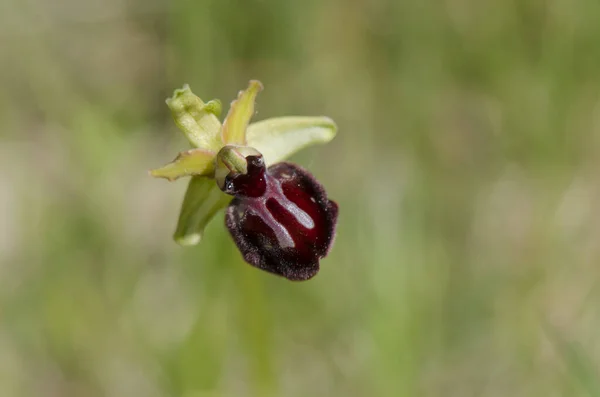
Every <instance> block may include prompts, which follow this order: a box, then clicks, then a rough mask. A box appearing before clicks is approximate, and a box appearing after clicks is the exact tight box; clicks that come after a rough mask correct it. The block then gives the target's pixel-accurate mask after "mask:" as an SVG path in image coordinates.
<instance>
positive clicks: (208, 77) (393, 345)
mask: <svg viewBox="0 0 600 397" xmlns="http://www.w3.org/2000/svg"><path fill="white" fill-rule="evenodd" d="M599 21H600V2H598V1H596V0H548V1H518V0H492V1H476V0H438V1H434V0H401V1H396V0H369V1H366V0H365V1H346V0H322V1H315V0H308V1H296V2H292V1H280V0H262V1H253V0H238V1H232V0H220V1H192V0H170V1H166V0H150V1H141V0H132V1H125V0H103V1H100V0H91V1H83V2H82V1H75V0H59V1H43V0H25V1H21V0H4V1H3V2H2V4H1V5H0V45H1V48H2V49H1V50H0V86H1V87H2V90H0V134H1V138H0V139H1V141H0V319H1V320H0V395H1V396H3V397H12V396H15V397H20V396H24V397H25V396H26V397H29V396H61V397H63V396H73V397H75V396H111V397H121V396H123V397H136V396H140V397H163V396H185V397H200V396H201V397H207V396H261V397H263V396H299V397H300V396H371V395H374V396H395V397H396V396H407V397H408V396H441V395H443V396H456V397H464V396H498V397H505V396H517V397H519V396H544V397H546V396H548V397H551V396H569V397H571V396H580V395H581V396H590V395H595V396H597V395H599V394H598V393H599V390H600V386H599V382H600V381H599V380H598V379H599V376H600V374H599V371H598V368H599V367H600V337H599V336H598V328H599V327H600V311H599V310H598V305H599V304H600V288H598V278H599V274H600V271H599V270H598V269H599V268H598V266H599V264H600V244H599V241H600V205H599V204H598V203H599V202H600V201H599V198H600V176H599V175H600V174H599V170H600V160H599V159H600V96H599V92H600V46H599V45H598V43H600V23H599ZM253 78H255V79H260V80H261V81H262V82H263V83H264V85H265V87H266V88H267V89H266V90H265V91H264V92H263V93H262V94H261V95H260V97H259V99H258V105H257V111H258V114H257V116H256V117H255V118H254V120H256V121H258V120H260V119H263V118H267V117H272V116H281V115H285V114H290V115H319V114H323V115H327V116H329V117H331V118H333V119H334V120H335V121H336V123H337V124H338V127H339V133H338V136H337V137H336V139H335V140H334V141H333V142H332V143H331V144H330V145H327V146H324V147H317V148H314V149H310V150H307V151H305V152H303V153H301V154H299V155H297V156H296V157H295V158H294V160H295V161H297V162H299V163H300V164H302V165H304V166H307V167H309V168H310V169H311V170H312V171H314V174H315V175H316V176H317V178H318V179H319V180H320V181H321V182H322V183H323V184H324V185H325V186H326V187H327V189H328V193H329V195H330V197H331V198H333V199H335V200H336V201H337V202H338V203H339V205H340V224H339V233H338V237H337V241H336V244H335V245H334V248H333V251H332V252H331V254H330V255H329V257H328V258H327V259H326V260H324V261H323V262H322V270H321V272H320V273H319V275H318V276H317V277H316V278H315V279H314V280H311V281H309V282H307V283H290V282H288V281H287V280H284V279H281V278H277V277H274V276H271V275H269V274H266V273H264V272H260V271H257V270H256V269H253V268H252V267H250V266H248V265H247V264H245V263H243V262H242V260H241V257H240V254H239V252H237V251H236V250H235V247H234V245H233V243H232V242H231V241H230V239H229V236H228V235H227V233H226V231H225V229H224V227H223V225H222V223H223V220H222V217H218V218H217V219H215V220H214V221H213V222H211V223H210V224H209V226H208V230H207V233H206V235H205V236H204V239H203V242H202V244H201V245H199V246H197V247H192V248H181V247H179V246H177V245H176V244H175V243H174V242H173V240H172V239H171V236H172V233H173V231H174V227H175V223H176V219H177V214H178V211H179V207H180V204H181V197H183V192H184V189H185V187H186V183H187V181H176V182H173V183H169V182H167V181H162V180H156V179H153V178H151V177H149V176H148V175H147V170H148V169H149V168H151V167H154V166H156V164H162V163H166V162H168V161H171V160H172V155H173V153H176V152H177V151H179V150H180V149H181V148H182V147H184V146H185V145H186V142H185V139H184V138H183V137H182V136H181V134H180V133H179V132H178V131H177V129H176V127H175V126H174V125H173V122H172V119H171V117H170V115H169V112H168V108H167V107H166V105H165V102H164V100H165V98H166V97H168V96H169V95H170V93H171V92H172V90H173V89H174V88H177V87H180V86H181V85H182V84H183V83H189V84H190V86H191V87H192V89H193V90H194V92H196V93H198V94H199V95H201V96H202V98H206V99H210V98H221V99H223V100H228V99H229V98H232V97H234V96H235V94H236V93H237V90H238V89H239V88H240V87H244V86H245V85H246V83H247V82H248V80H250V79H253Z"/></svg>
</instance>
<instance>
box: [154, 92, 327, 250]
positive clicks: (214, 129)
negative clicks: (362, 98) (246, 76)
mask: <svg viewBox="0 0 600 397" xmlns="http://www.w3.org/2000/svg"><path fill="white" fill-rule="evenodd" d="M261 89H262V84H261V83H260V82H259V81H257V80H252V81H250V84H249V86H248V88H247V89H246V90H245V91H240V93H239V95H238V98H237V99H236V100H234V101H233V102H232V104H231V108H230V110H229V113H228V114H227V117H226V119H225V121H224V122H223V125H222V124H221V123H220V122H219V119H218V115H219V114H220V112H221V103H220V102H219V101H218V100H212V101H209V102H207V103H204V102H203V101H202V100H201V99H200V98H199V97H197V96H196V95H194V94H193V93H192V91H191V90H190V88H189V86H187V85H185V86H184V87H183V88H182V89H179V90H175V92H174V94H173V96H172V97H171V98H169V99H167V101H166V102H167V105H168V106H169V109H171V114H172V115H173V119H174V120H175V124H176V125H177V126H178V127H179V129H181V130H182V131H183V133H184V134H185V136H186V137H187V139H188V141H189V142H190V144H191V145H192V147H193V148H194V149H191V150H187V151H184V152H181V153H180V154H179V155H178V156H177V157H176V158H175V160H173V161H172V162H171V163H169V164H167V165H165V166H164V167H161V168H158V169H155V170H152V171H150V174H151V175H152V176H155V177H158V178H166V179H168V180H175V179H177V178H180V177H184V176H191V177H192V178H191V180H190V183H189V185H188V188H187V191H186V193H185V198H184V200H183V204H182V207H181V212H180V215H179V221H178V223H177V228H176V230H175V234H174V239H175V241H176V242H177V243H179V244H181V245H195V244H198V243H199V242H200V240H201V239H202V234H203V231H204V228H205V227H206V225H207V224H208V222H209V221H210V220H211V219H212V218H213V217H214V216H215V214H216V213H217V212H218V211H219V210H220V209H222V208H225V207H226V206H227V204H229V202H230V201H231V198H232V197H231V196H228V195H226V194H225V193H223V192H221V190H220V189H219V187H218V186H217V184H216V183H215V179H214V177H215V169H216V167H215V164H216V162H217V161H216V160H217V153H218V152H219V151H220V150H221V149H222V148H223V147H224V146H225V145H226V144H237V145H244V142H245V144H246V145H247V146H249V147H252V148H255V149H257V150H258V151H259V152H260V153H262V155H263V156H264V159H265V161H266V163H267V165H271V164H274V163H277V162H279V161H282V160H284V159H286V158H287V157H289V156H290V155H292V154H294V153H296V152H297V151H299V150H300V149H303V148H305V147H307V146H310V145H315V144H322V143H327V142H329V141H331V140H332V139H333V138H334V137H335V135H336V133H337V126H336V124H335V123H334V122H333V120H331V119H330V118H328V117H323V116H317V117H302V116H288V117H276V118H271V119H266V120H262V121H259V122H256V123H252V124H249V125H248V123H249V121H250V119H251V118H252V116H253V115H254V101H255V99H256V96H257V94H258V92H259V91H260V90H261ZM224 127H225V128H224Z"/></svg>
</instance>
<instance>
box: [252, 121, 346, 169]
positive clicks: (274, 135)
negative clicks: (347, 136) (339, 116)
mask: <svg viewBox="0 0 600 397" xmlns="http://www.w3.org/2000/svg"><path fill="white" fill-rule="evenodd" d="M336 133H337V125H336V124H335V122H334V121H333V120H332V119H330V118H329V117H324V116H319V117H296V116H290V117H276V118H271V119H266V120H262V121H259V122H256V123H252V124H250V125H249V126H248V129H247V130H246V137H247V141H248V146H251V147H254V148H256V149H257V150H258V151H259V152H261V153H262V155H263V156H264V158H265V161H266V163H267V164H274V163H277V162H279V161H282V160H284V159H286V158H287V157H289V156H291V155H292V154H294V153H296V152H297V151H299V150H300V149H303V148H305V147H307V146H311V145H316V144H323V143H327V142H329V141H331V140H332V139H333V138H334V137H335V135H336Z"/></svg>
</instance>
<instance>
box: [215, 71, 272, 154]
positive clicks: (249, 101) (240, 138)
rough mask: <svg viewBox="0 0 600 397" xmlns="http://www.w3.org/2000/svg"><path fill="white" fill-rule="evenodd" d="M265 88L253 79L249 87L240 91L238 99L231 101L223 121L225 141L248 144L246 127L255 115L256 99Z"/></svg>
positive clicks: (234, 143)
mask: <svg viewBox="0 0 600 397" xmlns="http://www.w3.org/2000/svg"><path fill="white" fill-rule="evenodd" d="M262 89H263V85H262V83H261V82H260V81H258V80H251V81H250V83H249V84H248V88H247V89H246V90H244V91H240V92H239V93H238V97H237V99H235V100H234V101H233V102H231V106H230V108H229V112H228V113H227V117H225V121H224V122H223V133H222V135H223V143H224V144H226V145H227V144H232V145H246V128H247V127H248V123H250V120H251V119H252V116H254V101H255V100H256V96H257V95H258V93H259V92H260V91H261V90H262Z"/></svg>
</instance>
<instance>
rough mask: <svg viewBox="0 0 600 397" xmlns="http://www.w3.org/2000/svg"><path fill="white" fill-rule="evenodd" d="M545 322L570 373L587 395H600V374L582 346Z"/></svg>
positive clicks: (597, 396) (551, 339)
mask: <svg viewBox="0 0 600 397" xmlns="http://www.w3.org/2000/svg"><path fill="white" fill-rule="evenodd" d="M543 323H544V328H545V329H546V334H547V335H548V338H549V339H550V341H551V342H552V343H553V345H554V347H555V349H556V351H557V353H558V354H559V356H560V357H561V358H562V359H563V361H564V363H565V366H566V368H567V370H568V372H569V375H571V376H572V377H573V378H574V379H575V380H576V381H577V382H578V383H579V385H580V386H581V387H582V388H583V389H584V390H585V391H586V392H587V395H589V396H591V397H600V378H599V375H600V374H599V373H598V370H597V369H596V368H595V366H594V364H593V363H592V361H591V360H590V358H589V357H588V356H587V355H586V353H585V351H584V350H583V349H582V347H581V346H580V345H579V344H578V343H575V342H572V341H569V340H568V339H566V338H565V337H564V336H563V335H561V334H560V332H559V331H558V330H557V329H556V327H555V326H553V325H552V324H550V323H548V322H547V321H544V322H543Z"/></svg>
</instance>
